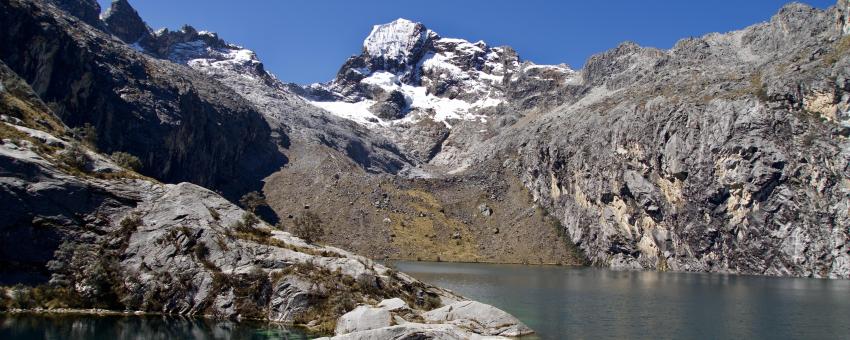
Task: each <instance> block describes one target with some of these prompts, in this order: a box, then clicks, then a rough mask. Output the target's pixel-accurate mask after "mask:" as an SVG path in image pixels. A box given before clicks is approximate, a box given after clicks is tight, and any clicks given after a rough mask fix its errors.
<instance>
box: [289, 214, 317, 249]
mask: <svg viewBox="0 0 850 340" xmlns="http://www.w3.org/2000/svg"><path fill="white" fill-rule="evenodd" d="M292 232H293V233H294V234H295V236H298V237H300V238H301V239H303V240H304V241H305V242H307V243H314V242H317V241H319V239H321V238H322V236H324V235H325V230H324V228H323V227H322V220H321V219H320V218H319V216H318V215H316V214H314V213H312V212H306V213H304V215H302V216H299V217H297V218H296V219H295V228H294V229H293V230H292Z"/></svg>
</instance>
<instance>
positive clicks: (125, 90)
mask: <svg viewBox="0 0 850 340" xmlns="http://www.w3.org/2000/svg"><path fill="white" fill-rule="evenodd" d="M59 3H64V4H66V6H65V7H67V6H70V5H68V4H71V3H74V4H75V5H74V6H76V7H74V8H85V6H86V5H87V4H89V2H85V1H76V2H75V1H61V2H59ZM91 3H92V4H91V5H92V6H95V7H96V4H97V3H96V2H94V1H92V2H91ZM121 3H122V2H121V1H118V2H116V4H121ZM119 10H120V7H119ZM91 11H96V8H90V9H88V10H86V11H84V12H85V13H89V12H91ZM110 13H112V14H113V15H111V16H107V22H108V23H109V25H103V24H102V22H100V21H98V22H97V23H95V25H88V24H85V23H83V22H81V21H80V20H86V21H87V22H88V21H89V18H88V15H86V16H85V17H83V19H79V18H77V17H74V16H71V15H68V14H67V13H65V12H64V11H62V10H60V8H58V7H56V6H53V5H52V4H50V3H49V2H41V1H22V0H13V1H3V2H2V3H0V20H1V21H3V23H4V25H5V26H6V28H5V29H4V30H2V32H0V58H2V60H3V61H4V62H5V63H6V64H7V65H8V66H9V67H10V68H11V69H12V70H14V71H15V72H16V73H17V74H19V75H20V76H21V77H23V78H24V79H25V80H26V81H27V82H28V83H29V84H31V85H32V87H33V89H34V90H35V92H36V93H37V94H38V95H39V97H41V98H42V99H43V100H44V101H45V102H46V103H48V104H49V105H51V107H52V108H53V109H54V112H56V114H57V115H58V116H59V117H60V118H61V119H62V121H63V122H65V123H66V124H67V125H69V126H71V127H78V126H83V125H84V124H85V123H88V124H90V125H92V126H93V127H95V128H96V130H97V146H98V148H99V149H101V150H102V151H104V152H107V153H111V152H113V151H123V152H128V153H131V154H133V155H135V156H137V157H139V158H140V159H141V160H142V163H143V169H142V172H143V173H145V174H147V175H149V176H151V177H155V178H157V179H160V180H163V181H167V182H180V181H191V182H193V183H196V184H199V185H202V186H206V187H210V188H213V189H215V190H220V191H223V192H225V193H226V194H228V195H229V196H230V197H239V195H240V194H241V193H244V192H246V191H250V190H253V189H257V188H259V187H260V186H261V184H262V183H261V182H260V180H261V179H262V177H264V175H265V174H268V173H271V172H273V171H274V170H276V169H278V168H279V167H280V166H281V165H283V164H284V163H285V161H286V158H285V157H284V156H283V155H282V154H281V152H280V151H279V148H280V144H281V143H279V142H278V140H281V139H284V138H278V139H277V140H275V139H272V138H269V136H270V134H271V133H272V129H271V128H270V126H269V125H268V124H267V123H266V122H265V121H264V119H263V116H262V115H261V114H260V113H259V112H257V110H256V109H255V108H254V107H253V106H252V105H251V104H250V103H248V102H247V101H246V100H245V99H244V98H243V97H241V96H240V95H238V94H237V93H236V92H234V91H233V90H231V89H230V88H228V87H225V86H222V85H221V84H220V83H218V82H216V81H214V80H213V79H211V78H210V77H208V76H205V75H203V74H199V73H197V72H193V71H191V70H188V69H186V68H185V67H181V66H179V65H176V64H174V63H171V62H169V61H165V60H162V59H158V58H153V57H151V56H148V55H146V54H144V53H141V52H139V51H137V50H135V49H134V48H133V47H131V46H129V45H127V44H125V43H124V42H122V41H120V40H118V39H116V38H115V37H114V36H112V35H111V34H109V33H107V32H106V31H104V28H103V26H109V27H111V28H112V29H116V30H117V28H116V27H117V26H116V25H115V24H114V22H112V21H111V20H109V19H110V18H113V17H114V14H115V11H111V12H110ZM117 32H119V33H120V34H122V35H126V34H129V33H126V32H125V31H117ZM249 151H250V152H249ZM198 169H205V171H197V170H198Z"/></svg>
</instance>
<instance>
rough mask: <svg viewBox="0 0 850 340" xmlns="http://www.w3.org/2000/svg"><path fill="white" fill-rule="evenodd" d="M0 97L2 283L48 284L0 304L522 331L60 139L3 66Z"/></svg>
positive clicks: (345, 326) (471, 333)
mask: <svg viewBox="0 0 850 340" xmlns="http://www.w3.org/2000/svg"><path fill="white" fill-rule="evenodd" d="M0 108H2V110H3V111H2V112H3V115H2V116H1V117H0V118H2V121H0V140H2V143H0V204H2V206H3V207H4V209H2V210H0V236H2V237H0V281H2V284H14V283H21V282H25V283H28V284H30V285H38V284H45V285H41V286H38V287H36V288H25V287H15V288H11V289H6V288H0V298H2V299H0V302H2V303H0V308H2V309H6V308H58V307H72V308H92V307H97V308H107V309H116V310H128V311H136V310H138V311H147V312H159V313H167V314H180V315H198V316H200V315H203V316H212V317H219V318H235V319H247V318H250V319H262V320H271V321H277V322H283V323H288V324H301V325H305V326H307V327H309V328H311V329H314V330H316V331H319V332H322V333H328V332H331V331H334V330H335V334H336V335H338V336H344V337H348V338H363V335H358V333H357V332H373V333H374V332H399V331H398V328H399V327H401V328H404V332H407V333H408V334H430V333H429V332H431V333H433V332H439V333H440V337H441V338H458V339H459V338H475V337H478V336H479V335H486V336H490V335H492V336H500V335H504V336H518V335H523V334H528V333H530V332H531V330H530V329H528V328H527V327H526V326H524V325H523V324H522V323H521V322H520V321H519V320H517V319H515V318H513V317H511V316H510V315H507V314H506V313H504V312H502V311H500V310H498V309H495V308H493V307H491V306H487V305H483V304H479V303H474V302H471V301H466V300H465V299H463V298H462V297H460V296H457V295H455V294H453V293H451V292H448V291H445V290H442V289H439V288H436V287H432V286H428V285H426V284H423V283H421V282H418V281H416V280H415V279H413V278H411V277H409V276H407V275H405V274H402V273H398V272H395V271H393V270H392V269H389V268H387V267H384V266H382V265H380V264H377V263H375V262H373V261H371V260H369V259H366V258H364V257H361V256H357V255H353V254H351V253H348V252H346V251H343V250H340V249H338V248H333V247H323V246H317V245H312V244H308V243H306V242H304V241H302V240H301V239H298V238H295V237H293V236H291V235H290V234H289V233H286V232H282V231H279V230H275V229H274V228H272V227H271V226H269V225H267V224H266V223H264V222H262V221H260V220H258V219H256V217H254V216H253V215H252V214H251V213H248V212H246V211H243V210H241V209H239V208H238V207H236V206H235V205H233V204H232V203H230V202H228V201H227V200H226V199H224V198H222V197H221V196H219V195H218V194H216V193H214V192H212V191H209V190H207V189H204V188H202V187H199V186H197V185H193V184H189V183H180V184H176V185H175V184H161V183H159V182H156V181H154V180H151V179H148V178H145V177H143V176H140V175H138V174H135V173H133V172H132V171H129V170H126V169H123V168H121V167H120V166H118V165H116V164H115V163H113V161H112V160H110V159H109V158H108V157H106V156H104V155H102V154H99V153H97V152H95V151H93V150H90V149H88V148H87V147H83V146H80V145H79V144H80V142H79V141H76V140H73V139H71V138H69V137H67V136H66V134H67V131H69V129H68V128H67V127H65V126H64V125H63V124H62V123H61V122H60V121H59V119H58V118H57V117H56V116H54V115H53V114H52V112H50V111H49V108H48V106H47V105H46V104H44V103H43V102H41V101H40V100H39V98H38V96H37V95H36V94H35V93H34V92H33V91H32V90H31V89H30V88H29V86H28V85H27V84H26V83H25V82H24V81H23V80H22V79H20V78H18V77H17V75H15V74H14V72H13V71H12V70H11V69H10V68H8V67H6V65H5V64H3V63H0ZM48 283H49V284H48ZM358 305H361V307H357V306H358ZM367 305H377V307H374V308H372V307H365V306H367ZM355 307H357V309H355ZM362 308H369V310H372V311H375V312H374V313H377V314H379V316H382V317H384V318H383V319H379V320H376V319H375V318H374V317H371V318H370V317H369V316H370V315H371V314H367V315H360V314H357V311H358V310H361V309H362ZM454 310H458V311H455V312H452V311H454ZM352 313H354V314H352ZM374 313H373V314H374ZM343 314H344V315H343ZM337 318H340V319H339V321H337Z"/></svg>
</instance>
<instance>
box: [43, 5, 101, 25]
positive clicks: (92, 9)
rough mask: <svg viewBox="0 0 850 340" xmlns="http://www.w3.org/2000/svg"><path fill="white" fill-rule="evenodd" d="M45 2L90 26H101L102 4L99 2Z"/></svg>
mask: <svg viewBox="0 0 850 340" xmlns="http://www.w3.org/2000/svg"><path fill="white" fill-rule="evenodd" d="M44 2H45V3H51V4H54V5H55V6H57V7H59V8H60V9H62V10H64V11H66V12H68V14H70V15H72V16H74V17H76V18H78V19H80V20H82V21H84V22H86V23H88V24H89V25H93V26H96V27H100V26H101V22H100V19H99V17H100V4H98V3H97V0H46V1H44Z"/></svg>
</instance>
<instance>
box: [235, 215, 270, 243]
mask: <svg viewBox="0 0 850 340" xmlns="http://www.w3.org/2000/svg"><path fill="white" fill-rule="evenodd" d="M258 223H260V219H259V218H257V216H256V215H254V214H252V213H249V212H246V213H245V214H243V215H242V219H241V220H239V221H238V222H236V223H234V224H233V225H232V226H231V227H230V228H231V229H233V230H234V231H236V232H238V233H245V234H250V235H254V236H258V237H261V238H266V237H269V236H271V232H270V231H268V230H265V229H260V228H257V224H258Z"/></svg>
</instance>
